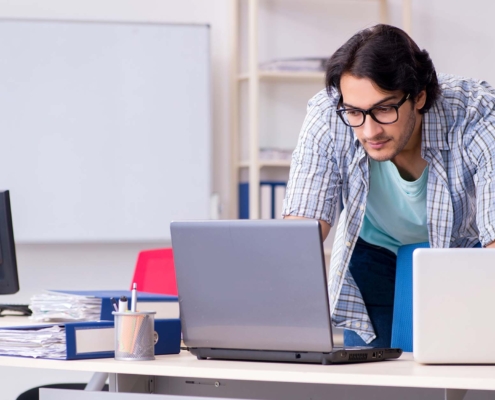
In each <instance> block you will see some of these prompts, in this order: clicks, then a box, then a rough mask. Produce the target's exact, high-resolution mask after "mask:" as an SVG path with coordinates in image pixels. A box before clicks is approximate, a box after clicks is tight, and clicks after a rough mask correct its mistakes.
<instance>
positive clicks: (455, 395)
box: [444, 389, 467, 400]
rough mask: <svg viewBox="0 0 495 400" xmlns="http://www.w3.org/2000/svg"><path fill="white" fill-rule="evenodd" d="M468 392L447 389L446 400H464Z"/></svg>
mask: <svg viewBox="0 0 495 400" xmlns="http://www.w3.org/2000/svg"><path fill="white" fill-rule="evenodd" d="M466 392H467V390H465V389H445V397H444V399H445V400H463V399H464V396H465V395H466Z"/></svg>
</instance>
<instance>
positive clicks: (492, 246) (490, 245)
mask: <svg viewBox="0 0 495 400" xmlns="http://www.w3.org/2000/svg"><path fill="white" fill-rule="evenodd" d="M486 248H487V249H495V241H494V242H491V243H490V244H487V245H486Z"/></svg>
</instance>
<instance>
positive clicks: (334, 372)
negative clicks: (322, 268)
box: [0, 352, 495, 390]
mask: <svg viewBox="0 0 495 400" xmlns="http://www.w3.org/2000/svg"><path fill="white" fill-rule="evenodd" d="M0 366H9V367H23V368H43V369H55V370H57V369H58V370H73V371H92V372H108V373H121V374H135V375H150V376H171V377H194V378H204V379H207V378H211V379H234V380H249V381H265V382H297V383H317V384H341V385H346V384H349V385H370V386H394V387H423V388H450V389H474V390H495V366H482V365H476V366H433V365H421V364H418V363H416V362H414V361H413V359H412V354H411V353H404V354H403V356H402V357H401V358H400V359H398V360H394V361H381V362H376V363H363V364H347V365H302V364H282V363H261V362H238V361H217V360H197V359H196V357H194V356H192V355H190V354H189V353H187V352H182V353H181V354H178V355H167V356H157V358H156V360H154V361H134V362H126V361H115V360H113V359H97V360H77V361H58V360H40V359H36V360H35V359H30V358H20V357H0Z"/></svg>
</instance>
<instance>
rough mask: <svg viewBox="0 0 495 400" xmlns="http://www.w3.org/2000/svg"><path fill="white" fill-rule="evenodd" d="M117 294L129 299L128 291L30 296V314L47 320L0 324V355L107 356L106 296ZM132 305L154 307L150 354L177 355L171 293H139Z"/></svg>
mask: <svg viewBox="0 0 495 400" xmlns="http://www.w3.org/2000/svg"><path fill="white" fill-rule="evenodd" d="M121 296H126V297H127V298H128V299H131V292H130V291H120V290H119V291H47V292H45V293H42V294H40V295H36V296H33V297H32V298H31V304H30V306H29V307H30V308H31V310H32V311H33V315H32V316H31V317H30V319H32V320H34V321H36V322H50V324H39V325H29V326H19V327H9V328H3V329H0V355H15V356H22V357H35V358H38V357H40V358H51V359H67V360H72V359H82V358H104V357H113V356H114V349H115V329H114V321H113V319H114V318H113V314H112V312H113V311H114V308H113V304H112V302H111V298H114V299H117V300H118V299H119V298H120V297H121ZM138 310H139V311H156V315H155V332H156V333H157V335H158V341H157V343H156V344H155V354H157V355H160V354H178V353H179V352H180V340H181V326H180V320H179V303H178V298H177V296H168V295H162V294H154V293H144V292H139V293H138ZM61 321H65V322H61Z"/></svg>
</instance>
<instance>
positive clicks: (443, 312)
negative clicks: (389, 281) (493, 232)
mask: <svg viewBox="0 0 495 400" xmlns="http://www.w3.org/2000/svg"><path fill="white" fill-rule="evenodd" d="M494 316H495V249H481V248H470V249H417V250H415V251H414V253H413V351H414V359H415V360H416V361H418V362H420V363H425V364H495V346H486V345H485V344H486V343H489V342H490V341H491V340H493V338H494V337H495V318H494ZM477 345H478V346H477Z"/></svg>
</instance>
